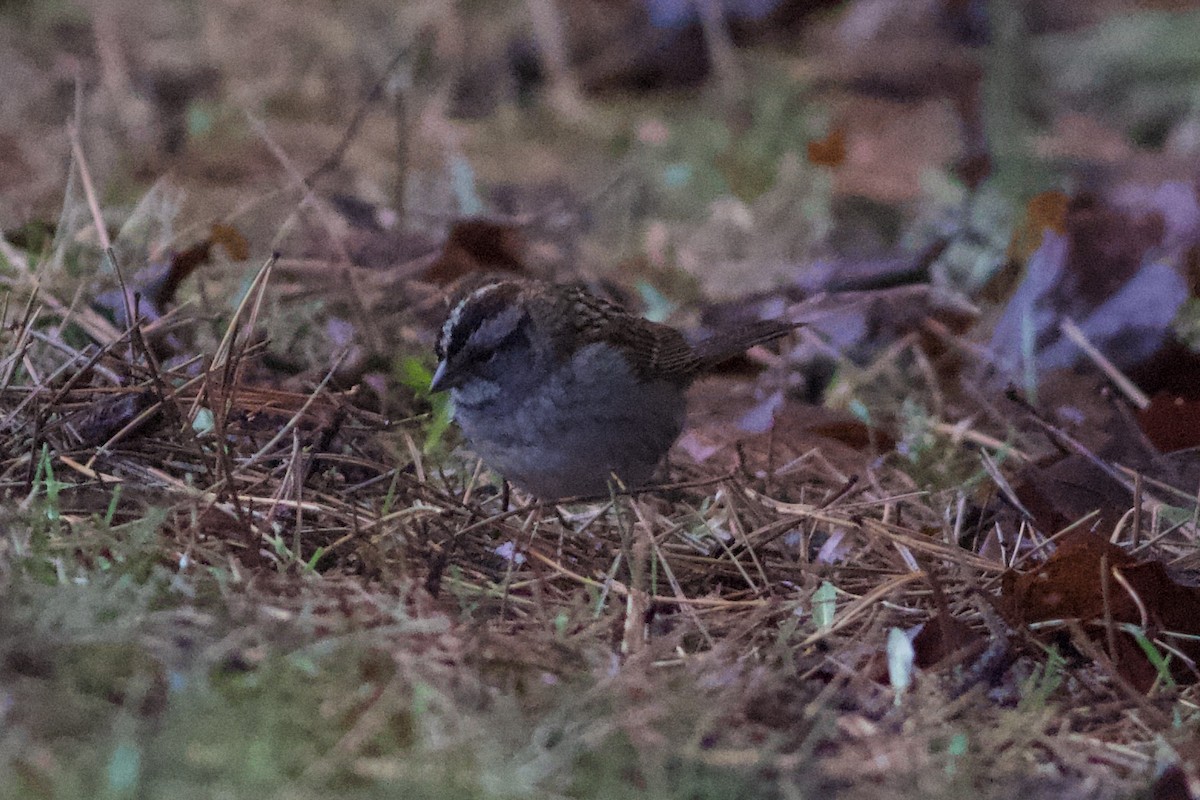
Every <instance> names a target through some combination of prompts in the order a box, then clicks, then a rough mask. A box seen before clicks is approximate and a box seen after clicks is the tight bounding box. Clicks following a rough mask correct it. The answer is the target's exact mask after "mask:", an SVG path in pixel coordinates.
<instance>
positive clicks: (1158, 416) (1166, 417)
mask: <svg viewBox="0 0 1200 800" xmlns="http://www.w3.org/2000/svg"><path fill="white" fill-rule="evenodd" d="M1138 424H1139V425H1140V426H1141V428H1142V433H1144V434H1146V438H1147V439H1149V440H1150V441H1151V442H1152V443H1153V444H1154V446H1155V447H1157V448H1158V449H1159V450H1160V451H1162V452H1164V453H1171V452H1174V451H1176V450H1183V449H1186V448H1188V447H1200V400H1187V399H1184V398H1182V397H1179V396H1177V395H1170V394H1165V393H1160V394H1156V395H1155V396H1154V398H1153V399H1152V400H1151V401H1150V405H1149V406H1147V407H1146V408H1144V409H1142V410H1141V411H1139V412H1138Z"/></svg>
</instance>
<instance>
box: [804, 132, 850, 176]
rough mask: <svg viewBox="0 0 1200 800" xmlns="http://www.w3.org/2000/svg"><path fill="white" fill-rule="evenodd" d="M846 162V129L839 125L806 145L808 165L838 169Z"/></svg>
mask: <svg viewBox="0 0 1200 800" xmlns="http://www.w3.org/2000/svg"><path fill="white" fill-rule="evenodd" d="M845 160H846V129H845V128H843V127H841V126H840V125H839V126H838V127H836V128H834V129H833V130H831V131H829V133H828V134H826V135H825V138H824V139H814V140H812V141H810V142H809V143H808V163H810V164H812V165H813V166H816V167H829V168H831V169H832V168H834V167H840V166H841V165H842V163H843V162H845Z"/></svg>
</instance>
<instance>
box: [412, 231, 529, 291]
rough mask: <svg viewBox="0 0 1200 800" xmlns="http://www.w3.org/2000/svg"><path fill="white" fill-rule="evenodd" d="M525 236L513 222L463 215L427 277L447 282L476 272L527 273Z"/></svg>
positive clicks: (431, 279)
mask: <svg viewBox="0 0 1200 800" xmlns="http://www.w3.org/2000/svg"><path fill="white" fill-rule="evenodd" d="M524 248H525V242H524V237H522V235H521V231H520V230H519V229H517V228H516V227H515V226H513V225H505V224H502V223H499V222H493V221H491V220H486V219H478V218H476V219H463V220H459V221H458V222H455V223H454V224H453V225H452V226H451V227H450V233H449V235H448V236H447V237H446V243H445V245H443V247H442V253H441V255H439V256H438V258H437V260H436V261H434V262H433V264H431V265H430V266H429V269H428V270H426V272H425V275H424V277H425V279H426V280H428V281H431V282H433V283H437V284H440V285H442V286H445V285H447V284H451V283H454V282H455V281H457V280H460V279H462V278H463V277H465V276H466V275H470V274H471V273H474V272H513V273H518V274H521V273H525V272H526V269H525V265H524V259H523V252H524Z"/></svg>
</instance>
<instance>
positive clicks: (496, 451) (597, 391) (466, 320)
mask: <svg viewBox="0 0 1200 800" xmlns="http://www.w3.org/2000/svg"><path fill="white" fill-rule="evenodd" d="M796 325H797V323H792V322H786V321H783V320H771V321H762V322H753V323H749V324H746V325H743V326H741V327H738V328H735V329H733V330H729V331H724V332H722V333H719V334H717V335H715V336H713V337H711V338H709V339H706V340H704V341H702V342H700V343H698V344H695V345H692V344H689V343H688V341H687V340H686V339H685V338H684V336H683V334H682V333H680V332H679V331H678V330H676V329H675V328H672V327H670V326H668V325H662V324H660V323H656V322H651V321H649V320H646V319H642V318H641V317H638V316H635V315H633V314H630V313H629V312H627V311H625V310H624V309H623V308H621V307H620V306H618V305H615V304H613V303H610V302H608V301H606V300H602V299H600V298H599V297H596V296H595V295H593V294H591V293H589V292H588V291H586V290H584V289H582V288H578V287H574V286H561V285H558V284H551V283H544V282H540V281H532V280H520V279H504V280H497V281H495V282H492V283H487V284H485V285H483V286H482V287H480V288H477V289H475V290H474V291H472V292H470V293H469V294H467V295H466V296H465V297H463V298H462V299H461V300H459V301H458V302H457V303H456V304H455V305H454V307H453V308H452V309H451V311H450V315H449V316H448V317H447V318H446V321H445V324H444V325H443V326H442V329H441V333H440V335H439V336H438V341H437V356H438V366H437V371H436V372H435V373H434V376H433V386H432V388H433V390H434V391H441V390H445V389H448V390H450V393H451V396H452V397H453V399H454V407H455V410H454V416H455V419H457V420H458V423H459V425H460V426H461V427H462V431H463V433H464V434H465V435H466V437H467V439H468V441H469V442H470V444H471V447H472V449H474V451H475V452H476V453H477V454H478V455H479V456H480V457H481V458H482V459H483V461H484V463H486V464H487V465H488V466H490V467H491V468H492V469H495V470H496V471H497V472H499V473H500V474H501V475H503V476H504V477H505V478H507V479H508V480H509V481H511V482H512V483H514V484H516V485H517V486H519V487H520V488H522V489H525V490H526V491H528V492H530V493H531V494H533V495H536V496H537V497H540V498H543V499H547V500H554V499H559V498H562V497H571V496H581V495H602V494H607V493H608V491H609V488H608V487H609V481H610V480H611V478H612V476H613V475H616V476H617V477H618V478H619V479H620V480H621V482H622V483H623V484H625V485H626V486H630V487H634V486H640V485H642V484H644V483H645V482H646V481H647V480H649V479H650V477H651V475H652V474H653V472H654V470H655V467H657V466H658V464H659V462H660V461H661V460H662V458H663V456H664V455H665V454H666V452H667V450H669V449H670V447H671V445H672V443H674V441H675V439H676V438H677V437H678V436H679V433H680V431H681V430H682V428H683V423H684V417H685V414H686V405H687V402H686V390H687V387H688V385H689V384H690V383H691V382H692V381H693V380H694V379H695V378H696V377H697V376H698V375H700V374H701V373H703V372H704V371H705V370H706V369H707V368H709V367H712V366H714V365H716V364H718V363H720V362H721V361H725V360H727V359H729V358H731V357H733V356H735V355H738V354H739V353H741V352H743V351H745V350H746V349H747V348H749V347H751V346H753V345H755V344H759V343H761V342H766V341H770V340H772V339H776V338H778V337H780V336H782V335H784V334H785V333H787V332H788V331H790V330H792V329H793V328H795V327H796Z"/></svg>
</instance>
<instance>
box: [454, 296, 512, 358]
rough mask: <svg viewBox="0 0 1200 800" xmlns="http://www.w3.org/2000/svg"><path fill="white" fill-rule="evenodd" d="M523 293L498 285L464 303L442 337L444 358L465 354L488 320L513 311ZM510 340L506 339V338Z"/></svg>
mask: <svg viewBox="0 0 1200 800" xmlns="http://www.w3.org/2000/svg"><path fill="white" fill-rule="evenodd" d="M519 292H520V286H518V285H516V284H507V283H502V284H496V285H494V286H489V287H487V288H486V289H483V290H480V291H477V292H475V293H474V294H473V295H471V296H470V297H468V298H467V299H466V300H464V301H463V302H462V303H461V304H460V305H459V307H458V308H456V309H455V310H454V311H453V312H452V313H451V319H453V320H454V323H453V325H451V327H450V329H449V331H444V332H443V335H442V336H441V337H439V342H438V344H439V346H440V347H441V348H442V356H441V357H442V358H454V357H455V356H457V355H458V354H459V353H461V352H462V351H463V348H464V347H465V346H466V345H467V342H468V340H470V338H471V334H473V333H475V332H476V331H477V330H479V328H480V327H481V326H483V325H484V323H486V322H487V321H488V320H490V319H492V318H494V317H497V316H499V315H500V314H502V313H503V312H504V311H506V310H508V309H511V308H512V307H513V303H514V302H515V300H516V296H517V294H518V293H519ZM506 338H507V337H506Z"/></svg>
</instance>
